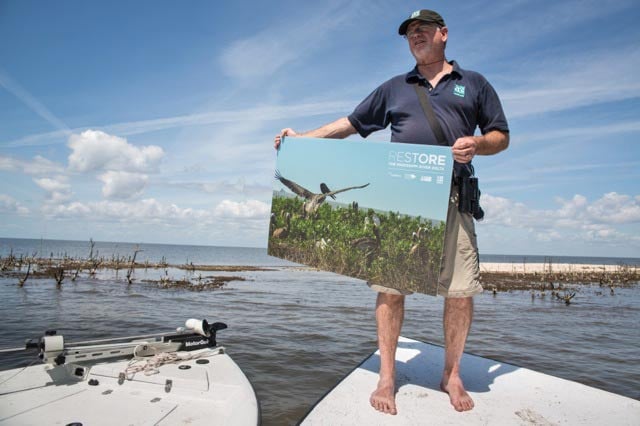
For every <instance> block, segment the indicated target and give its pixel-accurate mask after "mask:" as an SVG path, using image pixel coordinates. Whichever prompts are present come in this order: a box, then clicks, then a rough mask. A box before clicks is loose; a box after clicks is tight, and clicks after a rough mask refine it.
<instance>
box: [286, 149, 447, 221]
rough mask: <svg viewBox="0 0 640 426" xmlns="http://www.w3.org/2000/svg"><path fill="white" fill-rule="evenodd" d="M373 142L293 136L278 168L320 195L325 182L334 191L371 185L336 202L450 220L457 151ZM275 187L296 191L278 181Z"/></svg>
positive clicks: (338, 195) (347, 193)
mask: <svg viewBox="0 0 640 426" xmlns="http://www.w3.org/2000/svg"><path fill="white" fill-rule="evenodd" d="M368 142H369V143H362V139H361V138H360V140H351V139H347V140H336V139H331V140H326V139H320V138H305V137H303V138H293V137H287V138H285V139H284V142H283V143H282V144H281V146H280V149H279V151H278V155H277V160H276V170H277V171H278V173H279V174H280V175H281V176H283V177H284V178H286V179H288V180H290V181H293V182H294V183H296V184H298V185H300V186H302V187H303V188H305V189H307V190H308V191H311V192H313V193H316V194H317V193H320V192H321V189H320V183H324V184H325V185H327V186H328V188H329V189H330V190H331V191H337V190H340V189H343V188H349V187H353V186H362V185H367V186H366V187H365V188H354V189H352V190H349V191H345V192H341V193H339V194H335V197H336V199H335V202H336V203H341V204H343V205H347V206H348V205H350V204H351V203H352V202H356V203H358V206H359V208H360V209H362V210H363V211H365V212H366V209H368V208H372V209H375V210H381V211H383V212H397V213H401V214H405V215H410V216H420V217H421V218H423V219H430V220H439V221H446V220H447V208H448V206H449V194H450V187H451V176H452V171H453V157H452V156H451V149H450V148H449V147H443V146H434V145H416V144H407V143H404V144H399V143H394V144H390V143H389V142H383V141H376V142H373V141H368ZM273 190H274V191H276V192H278V193H279V192H280V191H284V192H285V193H288V194H289V195H293V194H294V193H293V191H292V190H291V189H290V188H288V187H287V186H286V185H284V184H283V183H282V182H280V181H277V180H274V185H273ZM328 201H332V200H330V199H329V200H328ZM275 213H276V214H280V212H277V211H276V212H275Z"/></svg>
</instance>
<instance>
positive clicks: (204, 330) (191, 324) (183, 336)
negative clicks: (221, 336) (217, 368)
mask: <svg viewBox="0 0 640 426" xmlns="http://www.w3.org/2000/svg"><path fill="white" fill-rule="evenodd" d="M225 328H227V324H225V323H222V322H214V323H213V324H211V325H209V323H208V322H207V320H206V319H205V320H197V319H193V318H192V319H188V320H187V321H186V322H185V328H183V327H180V328H179V329H178V332H179V333H178V334H173V335H169V336H163V337H162V341H163V342H173V343H180V347H179V349H177V350H179V351H193V350H196V349H203V348H215V347H216V346H218V343H217V342H216V333H217V332H218V331H219V330H224V329H225ZM186 330H191V331H193V332H192V333H189V332H185V331H186Z"/></svg>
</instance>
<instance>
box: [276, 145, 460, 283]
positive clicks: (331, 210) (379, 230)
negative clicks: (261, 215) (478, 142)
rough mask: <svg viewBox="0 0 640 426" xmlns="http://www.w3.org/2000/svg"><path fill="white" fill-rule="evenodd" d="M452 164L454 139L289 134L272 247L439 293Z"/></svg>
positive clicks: (290, 256)
mask: <svg viewBox="0 0 640 426" xmlns="http://www.w3.org/2000/svg"><path fill="white" fill-rule="evenodd" d="M452 167H453V159H452V158H451V149H450V148H448V147H440V146H433V145H417V144H401V143H383V142H378V143H376V142H363V141H358V140H348V139H347V140H335V139H315V138H302V137H295V138H294V137H288V138H285V139H284V140H283V142H282V144H281V145H280V148H279V150H278V158H277V162H276V171H275V176H274V177H275V180H274V187H273V201H272V205H271V225H270V230H269V245H268V253H269V254H270V255H271V256H276V257H279V258H282V259H286V260H290V261H292V262H296V263H301V264H304V265H308V266H312V267H315V268H318V269H322V270H326V271H331V272H335V273H338V274H342V275H347V276H350V277H354V278H359V279H362V280H366V281H368V282H370V283H372V284H379V285H383V286H385V287H392V288H396V289H401V290H409V291H413V292H419V293H425V294H431V295H435V294H436V290H437V282H438V277H439V274H440V264H441V260H442V253H443V244H444V233H445V228H446V217H447V208H448V201H449V192H450V187H451V174H452Z"/></svg>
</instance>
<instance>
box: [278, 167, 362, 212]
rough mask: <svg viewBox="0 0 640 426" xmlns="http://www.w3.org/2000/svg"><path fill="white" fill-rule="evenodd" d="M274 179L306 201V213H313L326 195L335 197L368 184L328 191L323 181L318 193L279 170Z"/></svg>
mask: <svg viewBox="0 0 640 426" xmlns="http://www.w3.org/2000/svg"><path fill="white" fill-rule="evenodd" d="M275 177H276V179H278V180H279V181H280V182H282V184H283V185H284V186H286V187H287V188H289V189H290V190H291V191H293V193H294V194H296V195H298V196H300V197H302V198H304V199H305V200H306V201H305V202H304V212H305V213H306V214H312V213H315V212H316V211H317V210H318V207H320V205H321V204H322V203H324V201H325V200H326V198H327V197H332V198H334V199H335V195H336V194H339V193H341V192H345V191H349V190H351V189H361V188H364V187H366V186H369V184H368V183H367V184H365V185H361V186H350V187H348V188H342V189H338V190H335V191H330V190H329V187H327V185H325V184H324V183H322V184H320V191H321V193H320V194H316V193H314V192H311V191H309V190H308V189H306V188H304V187H303V186H300V185H298V184H297V183H295V182H293V181H291V180H289V179H287V178H285V177H283V176H282V175H281V174H280V172H279V171H277V170H276V176H275Z"/></svg>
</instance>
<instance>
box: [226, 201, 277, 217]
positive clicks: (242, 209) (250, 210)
mask: <svg viewBox="0 0 640 426" xmlns="http://www.w3.org/2000/svg"><path fill="white" fill-rule="evenodd" d="M269 212H270V206H269V205H268V204H265V203H263V202H262V201H257V200H248V201H245V202H241V203H238V202H235V201H230V200H224V201H222V202H221V203H220V204H218V205H217V206H216V208H215V209H214V213H215V215H216V216H221V217H242V218H266V217H268V215H269Z"/></svg>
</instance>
